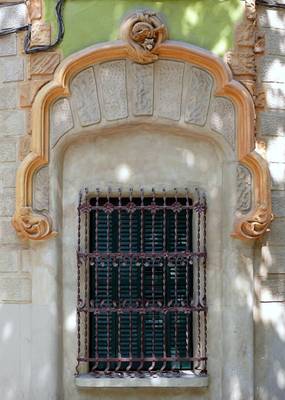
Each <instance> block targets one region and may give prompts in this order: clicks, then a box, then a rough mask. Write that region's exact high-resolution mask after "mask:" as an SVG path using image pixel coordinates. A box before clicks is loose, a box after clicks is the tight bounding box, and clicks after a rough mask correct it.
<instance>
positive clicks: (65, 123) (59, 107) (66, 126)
mask: <svg viewBox="0 0 285 400" xmlns="http://www.w3.org/2000/svg"><path fill="white" fill-rule="evenodd" d="M73 126H74V125H73V116H72V112H71V108H70V104H69V101H68V100H67V99H60V100H58V101H57V102H56V103H55V104H54V106H53V108H52V113H51V145H52V146H54V145H55V143H56V142H57V141H58V139H59V138H60V137H61V136H63V135H64V134H65V133H66V132H68V131H70V129H71V128H73Z"/></svg>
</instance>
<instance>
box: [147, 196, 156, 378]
mask: <svg viewBox="0 0 285 400" xmlns="http://www.w3.org/2000/svg"><path fill="white" fill-rule="evenodd" d="M152 206H153V209H152V214H151V251H152V257H151V294H152V296H151V297H152V305H153V306H154V304H155V286H154V267H155V257H154V253H155V213H156V209H155V206H156V199H155V191H154V189H152ZM151 345H152V346H151V352H152V357H153V359H154V358H155V313H154V311H153V313H152V343H151ZM154 367H155V361H152V363H151V366H150V367H149V369H148V370H149V371H152V370H153V369H154Z"/></svg>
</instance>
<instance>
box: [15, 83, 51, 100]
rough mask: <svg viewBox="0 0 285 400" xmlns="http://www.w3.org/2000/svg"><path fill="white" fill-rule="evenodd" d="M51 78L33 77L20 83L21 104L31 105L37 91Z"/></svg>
mask: <svg viewBox="0 0 285 400" xmlns="http://www.w3.org/2000/svg"><path fill="white" fill-rule="evenodd" d="M47 82H49V79H46V78H42V79H33V80H30V81H26V82H24V83H22V84H21V85H20V106H21V107H31V106H32V103H33V101H34V98H35V96H36V94H37V92H38V91H39V90H40V88H41V87H42V86H44V85H45V84H46V83H47Z"/></svg>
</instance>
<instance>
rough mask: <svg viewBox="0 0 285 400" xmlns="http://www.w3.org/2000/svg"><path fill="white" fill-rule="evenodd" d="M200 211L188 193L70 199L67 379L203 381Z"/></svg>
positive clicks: (201, 199)
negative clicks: (72, 331)
mask: <svg viewBox="0 0 285 400" xmlns="http://www.w3.org/2000/svg"><path fill="white" fill-rule="evenodd" d="M206 208H207V206H206V199H205V196H200V194H199V192H198V191H197V193H196V194H195V196H194V198H193V196H190V195H189V192H188V190H185V192H184V193H182V194H181V192H180V191H179V192H178V191H177V190H174V191H173V192H171V193H167V192H166V191H165V190H164V191H163V192H162V193H155V191H154V190H153V191H152V193H150V194H145V193H144V191H143V190H141V191H140V192H139V195H137V193H136V194H135V195H134V192H133V190H130V192H129V193H128V196H125V194H124V195H122V193H121V191H120V190H119V191H118V192H117V193H114V192H112V191H111V190H109V191H108V192H107V194H106V192H105V194H104V193H101V192H100V191H99V190H97V191H96V194H95V196H93V197H92V196H90V195H89V193H88V191H87V190H85V192H84V194H83V193H80V199H79V206H78V249H77V261H78V269H77V270H78V277H77V329H78V331H77V336H78V359H77V360H78V364H77V368H76V371H77V374H79V373H80V371H81V369H80V366H81V365H85V368H86V367H87V368H88V371H89V372H90V373H93V374H95V376H98V377H100V376H104V375H111V376H112V375H116V374H119V375H120V376H123V375H124V374H129V375H131V376H132V375H137V374H139V375H140V376H146V375H149V374H150V375H152V374H167V376H168V375H169V376H170V375H174V376H179V375H181V374H183V371H185V370H192V371H194V372H195V373H200V374H201V373H206V372H207V305H206V301H207V300H206V286H207V282H206V259H207V253H206Z"/></svg>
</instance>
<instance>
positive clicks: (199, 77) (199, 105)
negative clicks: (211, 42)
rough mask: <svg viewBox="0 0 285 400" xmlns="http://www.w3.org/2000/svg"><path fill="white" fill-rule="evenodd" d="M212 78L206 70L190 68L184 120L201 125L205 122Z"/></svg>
mask: <svg viewBox="0 0 285 400" xmlns="http://www.w3.org/2000/svg"><path fill="white" fill-rule="evenodd" d="M212 86H213V78H212V77H211V75H210V74H208V73H207V72H205V71H203V70H201V69H198V68H192V70H191V73H190V79H189V87H188V93H187V98H186V112H185V121H186V122H189V123H192V124H194V125H200V126H203V125H205V123H206V120H207V115H208V110H209V105H210V100H211V91H212Z"/></svg>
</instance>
